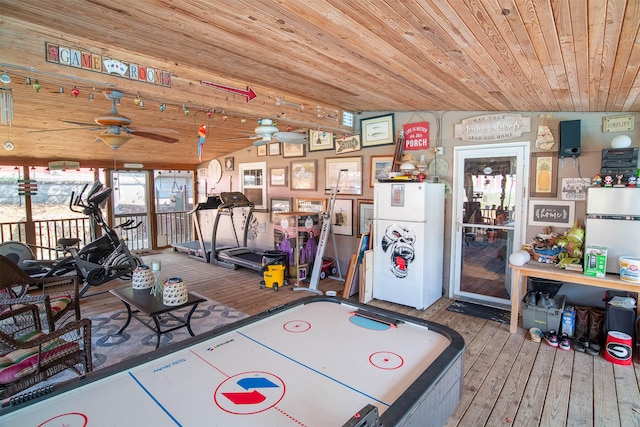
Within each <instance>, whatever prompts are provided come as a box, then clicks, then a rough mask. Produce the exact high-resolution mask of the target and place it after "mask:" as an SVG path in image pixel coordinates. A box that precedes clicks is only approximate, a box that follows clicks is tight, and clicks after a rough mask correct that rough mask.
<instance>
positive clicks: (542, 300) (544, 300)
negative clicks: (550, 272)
mask: <svg viewBox="0 0 640 427" xmlns="http://www.w3.org/2000/svg"><path fill="white" fill-rule="evenodd" d="M549 305H550V303H549V294H548V293H546V292H540V297H539V298H538V307H542V308H547V307H549Z"/></svg>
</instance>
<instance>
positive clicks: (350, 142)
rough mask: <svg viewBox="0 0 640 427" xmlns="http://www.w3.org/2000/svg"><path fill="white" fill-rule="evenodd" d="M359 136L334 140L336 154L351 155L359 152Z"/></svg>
mask: <svg viewBox="0 0 640 427" xmlns="http://www.w3.org/2000/svg"><path fill="white" fill-rule="evenodd" d="M361 149H362V147H361V146H360V135H351V136H345V137H344V138H336V154H347V153H353V152H354V151H360V150H361Z"/></svg>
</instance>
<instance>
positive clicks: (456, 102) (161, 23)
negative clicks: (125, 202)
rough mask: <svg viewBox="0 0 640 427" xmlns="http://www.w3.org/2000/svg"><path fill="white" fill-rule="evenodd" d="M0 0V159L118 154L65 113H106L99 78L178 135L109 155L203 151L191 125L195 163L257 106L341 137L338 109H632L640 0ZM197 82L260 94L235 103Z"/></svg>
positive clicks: (221, 149) (137, 120) (149, 121)
mask: <svg viewBox="0 0 640 427" xmlns="http://www.w3.org/2000/svg"><path fill="white" fill-rule="evenodd" d="M0 10H2V16H1V17H0V63H1V64H2V65H0V67H1V68H2V69H1V70H0V71H4V72H6V73H7V74H9V75H10V76H11V77H12V80H13V81H12V83H11V84H9V85H8V87H10V88H12V89H13V90H12V93H13V97H14V103H15V117H14V119H13V126H11V127H10V128H9V127H8V126H3V127H1V128H0V142H2V141H4V140H5V138H7V139H11V141H13V142H14V145H15V148H14V150H12V151H6V150H2V149H0V151H1V153H2V155H1V159H2V161H3V162H7V161H9V160H11V161H19V160H22V159H26V158H36V159H38V160H39V161H43V162H44V161H45V160H47V159H52V158H53V159H70V160H79V161H82V162H84V163H85V164H86V163H87V162H88V163H92V164H100V163H101V162H102V163H106V164H108V162H111V164H113V151H112V150H111V149H110V148H109V147H106V146H105V145H102V144H99V143H98V144H94V140H95V137H96V135H97V134H98V133H99V131H96V130H92V131H89V130H78V129H77V127H74V126H73V125H68V124H66V123H63V122H62V121H61V120H67V121H78V122H89V123H92V122H93V118H94V117H96V116H98V115H104V114H105V113H106V112H107V111H108V110H109V102H108V101H107V100H106V99H105V98H104V97H102V95H101V91H102V89H104V88H109V87H110V88H114V89H117V90H118V91H122V92H123V93H124V94H125V97H124V99H123V100H122V102H121V104H120V106H119V107H118V111H119V112H120V113H121V114H123V115H126V116H127V117H129V118H131V119H132V120H133V125H139V126H155V127H163V128H170V129H174V130H176V131H178V132H179V135H180V136H179V137H180V142H178V143H176V144H163V143H159V142H157V141H152V140H149V139H146V138H140V137H138V138H134V139H132V140H131V141H129V142H127V143H126V144H125V145H124V146H123V147H121V148H120V149H119V150H118V151H117V154H118V157H119V158H121V159H125V160H126V161H129V162H139V163H146V164H158V165H161V164H165V165H166V164H180V165H184V167H187V166H189V167H193V165H195V164H197V163H198V156H197V153H196V148H195V147H196V146H197V140H198V135H197V129H198V127H199V126H200V125H202V124H209V132H208V136H207V140H206V143H205V146H204V151H203V156H202V160H203V161H206V160H209V159H211V158H215V157H219V156H222V155H224V154H227V153H229V152H233V151H235V150H238V149H241V148H244V147H250V146H251V144H252V141H251V140H248V139H244V140H233V141H230V140H229V138H232V137H240V136H246V135H249V134H251V133H253V128H254V127H255V126H256V123H257V119H258V118H260V117H262V118H273V119H277V121H278V126H279V127H280V128H281V130H285V128H286V127H287V126H290V127H291V128H293V129H298V128H303V129H308V128H319V129H326V130H331V131H333V132H335V133H337V134H341V133H345V134H348V133H350V132H352V131H353V130H352V129H349V128H347V127H344V126H342V125H341V123H340V121H339V118H340V114H341V112H342V110H346V111H350V112H356V113H357V112H367V111H386V110H395V111H407V110H416V111H449V110H468V111H524V112H547V111H578V112H579V111H608V112H634V111H637V110H638V109H639V107H640V99H639V98H638V95H639V94H640V81H639V74H638V69H639V67H640V43H638V41H639V34H638V30H639V28H640V2H638V1H637V0H627V1H625V0H589V1H582V0H577V1H573V0H551V1H549V0H420V1H404V0H308V1H304V2H302V1H275V0H273V1H268V0H262V1H256V0H216V1H213V0H211V1H202V0H182V1H179V2H174V1H170V0H138V1H130V0H109V1H106V0H91V1H81V0H75V1H74V0H65V1H43V0H20V1H15V0H0ZM47 42H48V43H52V44H56V45H60V46H65V47H70V48H72V49H79V50H83V51H89V52H91V53H92V54H96V55H102V56H103V57H104V58H117V59H118V60H120V61H123V62H126V63H132V64H141V65H146V66H148V67H152V68H156V69H160V70H165V71H168V72H170V73H171V77H172V78H171V87H163V86H161V85H152V84H147V83H141V82H136V81H132V80H129V79H124V78H120V77H113V76H110V75H107V74H101V73H97V72H91V71H85V70H82V69H77V68H72V67H68V66H63V65H60V64H53V63H50V62H47V61H45V43H47ZM27 77H28V78H30V79H31V82H32V83H33V82H34V80H35V79H38V81H39V82H40V83H41V84H42V89H41V90H40V91H39V92H38V93H36V92H35V90H33V88H32V87H31V86H29V85H27V84H25V83H26V78H27ZM201 80H205V81H211V82H214V83H217V84H222V85H226V86H230V87H232V88H238V89H241V90H245V89H246V88H247V86H248V85H250V86H251V87H252V88H253V89H254V90H255V91H256V93H257V95H258V96H257V98H255V99H254V100H252V101H251V102H246V97H244V96H241V95H236V94H232V93H228V92H224V91H221V90H216V89H213V88H210V87H205V86H203V85H201V84H200V81H201ZM61 86H62V88H63V89H64V90H65V93H64V94H61V93H59V92H60V87H61ZM74 86H77V87H78V89H79V90H80V94H79V95H78V97H77V98H75V97H73V95H72V94H71V90H72V88H73V87H74ZM89 93H93V94H94V101H93V102H91V101H89V99H88V95H89ZM136 96H139V99H140V100H142V103H143V105H144V108H140V107H139V105H138V106H136V104H135V103H134V99H135V97H136ZM161 104H165V105H166V109H165V111H163V112H161V111H160V108H159V107H160V105H161ZM185 107H186V108H188V109H189V111H190V114H189V115H185V114H184V108H185ZM207 112H212V115H211V117H210V118H209V117H208V116H207V114H206V113H207ZM355 122H356V129H355V131H357V124H358V123H357V122H358V116H357V115H356V120H355ZM66 128H73V130H68V131H61V130H58V129H66ZM49 130H56V131H55V132H48V131H49ZM5 131H6V134H4V132H5ZM45 131H47V132H45Z"/></svg>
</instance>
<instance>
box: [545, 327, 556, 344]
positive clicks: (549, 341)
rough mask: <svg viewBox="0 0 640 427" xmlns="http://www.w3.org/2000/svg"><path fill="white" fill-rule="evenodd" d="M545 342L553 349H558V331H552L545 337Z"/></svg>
mask: <svg viewBox="0 0 640 427" xmlns="http://www.w3.org/2000/svg"><path fill="white" fill-rule="evenodd" d="M544 340H545V341H546V342H547V344H548V345H550V346H551V347H558V334H556V331H554V330H553V329H551V330H550V331H549V332H547V333H546V334H545V335H544Z"/></svg>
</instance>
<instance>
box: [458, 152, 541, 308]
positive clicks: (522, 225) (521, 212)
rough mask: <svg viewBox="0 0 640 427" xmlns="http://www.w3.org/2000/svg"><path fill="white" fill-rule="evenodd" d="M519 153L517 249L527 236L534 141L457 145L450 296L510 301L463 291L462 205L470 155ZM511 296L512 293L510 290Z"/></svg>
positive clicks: (486, 301)
mask: <svg viewBox="0 0 640 427" xmlns="http://www.w3.org/2000/svg"><path fill="white" fill-rule="evenodd" d="M504 156H516V158H517V166H516V203H515V206H516V211H515V212H514V214H515V215H514V233H513V236H514V237H513V248H512V249H513V250H514V251H515V250H517V249H519V248H520V246H521V245H522V243H523V242H524V241H525V239H526V225H527V221H526V218H527V203H528V193H529V159H530V143H529V141H523V142H507V143H499V144H487V145H469V146H459V147H454V155H453V183H454V185H453V189H452V190H453V196H452V200H453V206H452V212H451V252H450V253H451V262H450V270H449V295H448V296H449V298H452V299H468V300H478V301H479V302H485V303H489V304H492V305H498V306H504V305H505V304H506V301H505V300H504V299H501V298H495V297H488V296H486V297H481V296H478V294H470V293H468V292H461V291H460V275H461V271H460V266H461V257H462V242H463V241H464V239H463V236H462V233H463V231H462V230H463V227H462V222H463V219H462V214H463V212H462V206H463V200H464V159H465V158H467V157H478V158H482V157H504ZM506 262H508V260H506ZM508 291H509V295H511V294H512V292H511V289H508Z"/></svg>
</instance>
